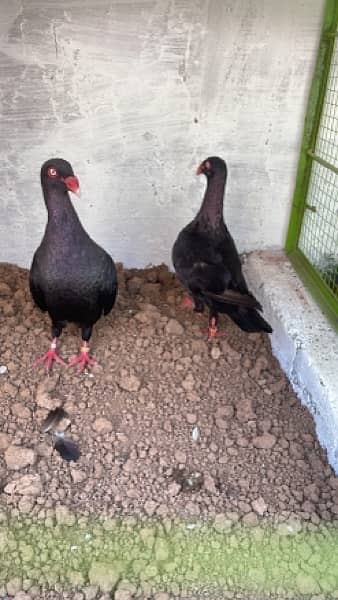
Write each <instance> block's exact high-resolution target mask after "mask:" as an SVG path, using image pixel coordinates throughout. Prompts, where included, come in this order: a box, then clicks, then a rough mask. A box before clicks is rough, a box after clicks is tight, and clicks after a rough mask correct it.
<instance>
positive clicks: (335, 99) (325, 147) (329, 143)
mask: <svg viewBox="0 0 338 600" xmlns="http://www.w3.org/2000/svg"><path fill="white" fill-rule="evenodd" d="M316 154H318V156H320V157H321V158H324V159H325V160H327V161H328V162H329V163H331V164H333V165H334V166H335V167H338V40H336V42H335V46H334V50H333V55H332V62H331V67H330V72H329V77H328V81H327V88H326V94H325V100H324V106H323V111H322V116H321V120H320V126H319V131H318V136H317V143H316Z"/></svg>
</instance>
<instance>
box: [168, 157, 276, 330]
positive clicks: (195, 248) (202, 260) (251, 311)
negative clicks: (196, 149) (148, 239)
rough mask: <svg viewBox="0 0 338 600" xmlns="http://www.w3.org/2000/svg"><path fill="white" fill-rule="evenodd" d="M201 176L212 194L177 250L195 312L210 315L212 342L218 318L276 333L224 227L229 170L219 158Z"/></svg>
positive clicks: (177, 262)
mask: <svg viewBox="0 0 338 600" xmlns="http://www.w3.org/2000/svg"><path fill="white" fill-rule="evenodd" d="M201 173H204V175H205V176H206V178H207V189H206V192H205V194H204V199H203V202H202V206H201V208H200V210H199V212H198V214H197V216H196V217H195V219H194V220H193V221H192V222H191V223H189V225H187V226H186V227H185V228H184V229H183V230H182V231H181V233H180V234H179V236H178V238H177V240H176V242H175V244H174V247H173V251H172V259H173V264H174V267H175V270H176V273H177V275H178V277H179V279H180V280H181V282H182V283H183V285H184V287H185V288H186V289H187V291H188V293H189V295H190V296H191V297H192V299H193V305H194V310H195V311H197V312H203V310H204V308H205V307H207V308H208V309H209V329H208V337H209V338H212V337H214V336H215V335H218V333H217V322H218V313H226V314H227V315H229V317H230V318H231V319H232V320H233V321H234V322H235V323H236V324H237V325H238V326H239V327H240V328H241V329H242V330H243V331H248V332H257V331H266V332H268V333H271V332H272V329H271V327H270V325H269V324H268V323H267V322H266V321H265V320H264V319H263V317H262V316H261V315H260V314H259V311H262V307H261V305H260V304H259V302H258V301H257V300H256V298H254V296H253V295H252V294H251V293H250V292H249V290H248V287H247V284H246V282H245V279H244V276H243V273H242V266H241V261H240V258H239V256H238V252H237V250H236V246H235V243H234V240H233V239H232V237H231V235H230V233H229V231H228V229H227V227H226V225H225V223H224V219H223V198H224V190H225V184H226V179H227V167H226V164H225V162H224V161H223V160H222V159H221V158H218V157H210V158H207V159H206V160H205V161H204V162H202V163H201V165H200V166H199V167H198V169H197V174H198V175H199V174H201ZM191 304H192V303H191Z"/></svg>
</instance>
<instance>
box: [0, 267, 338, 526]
mask: <svg viewBox="0 0 338 600" xmlns="http://www.w3.org/2000/svg"><path fill="white" fill-rule="evenodd" d="M0 282H1V284H0V308H1V312H2V314H3V318H2V324H1V364H2V366H4V367H6V371H5V372H4V373H3V374H2V375H0V385H1V391H2V398H1V411H0V429H1V436H0V476H1V481H2V493H1V503H2V504H3V505H7V506H9V507H15V508H18V509H19V510H23V511H24V512H26V513H29V514H31V515H37V514H41V513H43V512H44V511H45V512H46V511H49V510H50V509H53V508H55V506H57V505H60V504H62V505H65V506H67V507H69V508H71V509H72V510H74V511H76V512H81V513H83V514H85V515H89V514H98V513H100V514H102V513H107V514H109V515H117V514H128V515H130V514H133V515H140V516H141V515H144V514H145V515H148V516H153V515H160V516H166V515H179V516H183V517H184V516H192V515H195V516H200V517H211V518H213V517H214V516H215V515H216V514H217V513H219V512H226V511H237V512H238V513H239V514H240V515H250V513H255V514H258V515H266V516H275V515H279V516H280V515H285V516H288V515H289V513H293V514H294V515H297V516H298V517H300V518H301V519H305V520H311V521H312V522H313V523H318V522H319V521H320V520H322V519H324V520H330V519H332V518H335V517H336V516H337V514H338V491H337V487H338V486H337V479H336V478H335V477H333V473H332V471H331V469H330V467H329V466H328V463H327V461H326V457H325V453H324V451H323V450H322V449H321V448H320V446H319V444H318V442H317V440H316V436H315V431H314V424H313V420H312V417H311V416H310V414H309V413H308V411H307V410H306V409H305V408H303V407H302V406H301V405H300V404H299V402H298V400H297V398H296V397H295V394H294V393H293V391H292V389H291V388H290V385H289V383H288V381H287V379H286V377H285V375H284V374H283V373H282V371H281V370H280V367H279V365H278V363H277V361H276V360H275V358H274V357H273V356H272V354H271V350H270V344H269V338H268V336H266V335H261V334H250V335H248V334H246V333H244V332H242V331H241V330H239V329H238V328H237V327H236V326H235V325H234V324H233V323H232V322H231V321H230V320H227V319H226V318H224V322H223V325H224V327H225V329H226V332H227V334H226V337H224V338H220V339H219V340H218V341H216V342H212V343H208V342H207V341H206V340H205V338H204V337H203V334H202V333H201V330H202V329H205V326H206V320H207V317H206V315H198V314H196V313H194V312H192V311H189V310H187V309H183V308H181V307H180V304H181V303H182V298H183V292H182V289H181V287H180V285H179V284H178V283H177V281H176V279H175V277H174V275H173V274H171V273H170V272H169V271H168V269H167V268H166V267H165V266H163V265H162V266H160V267H154V268H150V269H145V270H127V271H124V270H123V269H122V267H121V265H119V290H120V291H119V297H118V301H117V305H116V307H115V308H114V310H113V311H112V313H111V314H110V315H109V316H108V317H106V318H102V319H101V320H100V322H99V323H98V324H97V326H96V327H95V330H94V335H93V341H92V352H93V353H94V355H95V357H96V359H97V360H98V362H99V363H100V365H101V369H94V370H93V371H92V372H89V373H84V374H82V375H78V374H77V372H76V371H75V370H74V369H65V368H63V367H61V366H59V365H56V366H54V370H53V374H52V376H50V377H46V375H45V372H44V370H43V368H42V367H40V368H36V367H33V361H34V359H35V358H36V356H37V355H39V354H41V353H43V352H44V351H45V350H46V349H47V347H48V345H49V342H50V322H49V318H48V316H47V315H45V314H43V313H41V312H40V311H39V309H37V308H36V307H34V305H33V303H32V300H31V297H30V293H29V288H28V278H27V271H25V270H23V269H20V268H17V267H15V266H12V265H6V264H3V265H2V266H1V270H0ZM80 341H81V340H80V335H79V330H78V329H77V328H76V327H75V326H73V325H70V326H68V328H67V329H66V330H65V331H64V333H63V334H62V337H61V340H60V354H61V356H62V357H63V358H64V359H65V360H68V359H69V358H70V357H72V356H73V355H75V354H76V353H77V351H78V348H79V345H80ZM60 405H62V406H63V408H64V409H65V410H66V411H67V413H68V415H69V419H70V429H68V430H67V432H69V433H70V434H71V436H72V439H74V440H75V441H76V442H77V443H78V445H79V447H80V450H81V457H80V460H79V461H78V462H77V463H74V462H71V463H66V462H65V461H63V460H62V458H61V457H60V456H59V455H58V453H56V452H55V451H53V445H52V440H51V437H50V436H49V435H47V434H42V433H41V424H42V422H43V420H44V419H45V418H46V415H47V414H48V412H49V410H51V409H53V408H55V407H56V406H60ZM179 469H181V470H182V471H187V472H188V473H189V472H191V473H199V474H200V481H201V482H202V481H203V484H202V483H201V485H198V486H193V485H192V486H191V489H190V487H189V485H185V484H184V481H183V480H182V481H180V480H179V479H177V477H175V474H177V472H178V470H179ZM27 476H32V477H34V493H27V487H25V485H24V484H25V483H26V479H24V481H23V484H21V488H20V479H22V478H23V477H24V478H25V477H26V478H27ZM13 486H14V487H13ZM13 490H14V491H13ZM28 491H29V490H28Z"/></svg>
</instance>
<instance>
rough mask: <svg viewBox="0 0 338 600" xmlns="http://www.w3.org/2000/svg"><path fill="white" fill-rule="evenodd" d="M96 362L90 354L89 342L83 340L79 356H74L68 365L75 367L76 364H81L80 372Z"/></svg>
mask: <svg viewBox="0 0 338 600" xmlns="http://www.w3.org/2000/svg"><path fill="white" fill-rule="evenodd" d="M96 364H97V363H96V361H95V360H94V359H93V358H91V357H90V356H89V344H88V342H83V346H82V348H81V351H80V354H79V356H76V357H75V358H72V360H71V361H70V363H69V365H68V366H69V367H73V366H74V365H79V368H78V372H79V373H81V371H83V369H84V368H85V367H86V366H88V367H93V366H94V365H96Z"/></svg>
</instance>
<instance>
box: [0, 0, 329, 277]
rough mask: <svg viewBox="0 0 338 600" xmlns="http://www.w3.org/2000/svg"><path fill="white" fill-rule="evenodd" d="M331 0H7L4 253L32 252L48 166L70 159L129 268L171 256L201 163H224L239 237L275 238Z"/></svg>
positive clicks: (271, 242) (89, 217) (0, 172)
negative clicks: (43, 169)
mask: <svg viewBox="0 0 338 600" xmlns="http://www.w3.org/2000/svg"><path fill="white" fill-rule="evenodd" d="M323 5H324V0H307V1H306V2H304V0H285V1H284V2H283V3H282V2H279V0H250V2H248V1H247V0H59V1H58V2H54V0H53V1H52V0H20V1H19V0H11V1H10V2H9V1H7V0H6V1H5V2H3V3H2V6H1V20H0V131H1V145H0V260H2V261H9V262H14V263H18V264H19V265H22V266H28V265H29V263H30V261H31V257H32V254H33V252H34V250H35V248H36V247H37V245H38V244H39V242H40V239H41V236H42V233H43V230H44V226H45V222H46V212H45V207H44V203H43V199H42V194H41V190H40V181H39V171H40V166H41V164H42V162H43V161H44V160H46V159H47V158H50V157H52V156H61V157H63V158H66V159H67V160H69V161H70V162H71V163H72V164H73V167H74V171H75V172H76V174H77V175H78V177H79V179H80V182H81V187H82V199H81V200H78V199H75V200H74V203H75V205H76V209H77V211H78V213H79V215H80V218H81V219H82V222H83V224H84V225H85V227H86V229H87V230H88V231H89V233H90V234H91V235H92V236H93V237H94V238H95V239H96V240H97V241H98V242H99V243H100V244H102V245H103V246H104V247H105V248H106V249H107V250H108V251H110V252H111V253H112V255H113V256H114V258H116V260H120V261H123V262H124V263H125V265H126V266H137V267H141V266H144V265H146V264H149V263H159V262H161V261H164V262H166V263H169V262H170V250H171V245H172V243H173V241H174V239H175V236H176V234H177V232H178V231H179V230H180V228H181V227H182V226H183V225H184V224H185V223H187V222H188V220H189V219H191V218H192V216H193V215H194V214H195V212H196V211H197V209H198V207H199V204H200V201H201V198H202V194H203V189H204V181H202V180H201V179H198V178H197V177H196V176H195V170H196V167H197V165H198V164H199V163H200V162H201V160H203V159H204V158H206V157H207V156H208V155H215V154H219V155H220V156H222V157H224V158H225V159H226V160H227V162H228V166H229V182H228V188H227V193H226V204H225V215H226V220H227V222H228V224H229V226H230V228H231V230H232V232H233V235H234V237H235V239H236V241H237V244H238V247H239V249H240V250H241V251H248V250H252V249H256V248H267V247H281V246H282V245H283V243H284V238H285V233H286V227H287V222H288V218H289V211H290V203H291V199H292V192H293V187H294V181H295V173H296V167H297V159H298V152H299V146H300V140H301V135H302V128H303V117H304V111H305V106H306V100H307V94H308V89H309V84H310V80H311V75H312V72H313V67H314V61H315V57H316V50H317V47H318V40H319V33H320V26H321V19H322V12H323Z"/></svg>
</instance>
